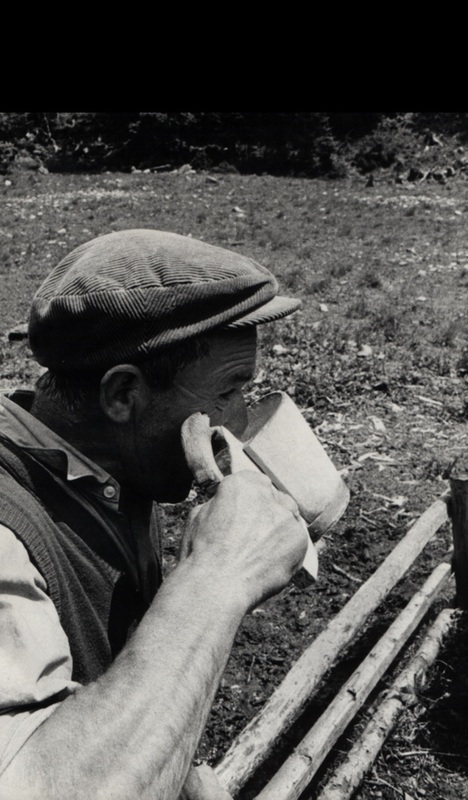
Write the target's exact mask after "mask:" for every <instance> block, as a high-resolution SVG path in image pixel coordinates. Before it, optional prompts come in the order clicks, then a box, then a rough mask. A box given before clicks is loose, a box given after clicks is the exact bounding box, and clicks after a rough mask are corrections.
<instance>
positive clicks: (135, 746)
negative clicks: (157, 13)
mask: <svg viewBox="0 0 468 800" xmlns="http://www.w3.org/2000/svg"><path fill="white" fill-rule="evenodd" d="M298 305H299V303H298V301H296V300H292V299H289V298H284V297H279V296H277V283H276V281H275V279H274V278H273V276H272V275H271V274H270V273H269V272H268V271H267V270H266V269H265V268H264V267H262V266H260V265H259V264H257V263H256V262H254V261H252V260H251V259H248V258H246V257H244V256H241V255H239V254H237V253H233V252H230V251H227V250H224V249H221V248H218V247H213V246H211V245H207V244H205V243H203V242H200V241H196V240H192V239H191V238H189V237H183V236H178V235H176V234H171V233H164V232H160V231H154V230H129V231H121V232H117V233H111V234H108V235H105V236H102V237H99V238H97V239H94V240H92V241H91V242H87V243H85V244H83V245H81V246H80V247H78V248H76V249H75V250H74V251H73V252H72V253H70V254H69V255H68V256H67V257H65V258H64V259H63V260H62V261H61V262H60V264H59V265H58V266H57V267H56V268H55V270H54V271H53V272H52V273H51V274H50V275H49V277H48V278H47V279H46V280H45V282H44V283H43V285H42V287H41V288H40V289H39V291H38V292H37V294H36V295H35V297H34V300H33V304H32V310H31V316H30V325H29V339H30V345H31V348H32V350H33V353H34V354H35V356H36V358H37V360H38V361H39V363H40V364H42V365H43V366H45V367H47V370H48V371H47V372H46V373H45V374H44V375H43V376H42V377H41V378H40V380H39V381H38V385H37V388H36V393H35V396H33V397H32V396H31V397H29V396H28V395H27V393H26V394H25V393H14V394H13V395H12V396H11V397H10V398H5V399H4V400H3V402H2V405H1V406H0V410H1V416H0V553H1V557H0V564H1V566H0V600H1V604H0V609H1V611H0V620H1V625H0V708H1V710H2V712H3V713H2V715H1V716H0V769H1V773H0V798H2V800H3V798H8V800H16V798H25V800H26V799H27V800H35V798H41V800H44V798H46V797H47V798H48V800H64V799H65V798H67V800H72V798H100V799H101V798H102V800H120V798H122V800H129V799H130V798H132V800H133V798H158V800H164V799H168V798H177V797H178V796H179V794H180V792H181V791H182V787H183V785H184V782H185V781H186V778H187V775H188V773H189V770H190V765H191V761H192V758H193V755H194V752H195V749H196V747H197V744H198V742H199V739H200V736H201V734H202V732H203V729H204V725H205V723H206V719H207V715H208V713H209V711H210V707H211V705H212V702H213V698H214V695H215V692H216V689H217V686H218V683H219V680H220V677H221V675H222V672H223V670H224V667H225V664H226V661H227V659H228V656H229V653H230V649H231V646H232V643H233V639H234V636H235V634H236V631H237V629H238V627H239V624H240V622H241V621H242V619H243V617H244V615H245V614H246V613H247V612H248V611H249V610H250V609H252V608H253V607H254V606H256V605H257V604H258V603H260V602H261V601H262V600H264V599H265V598H266V597H269V596H271V595H272V594H274V593H276V592H278V591H279V590H280V589H281V588H282V587H284V586H285V585H286V583H287V582H288V581H289V580H290V578H291V577H292V575H293V574H294V573H295V572H296V571H297V570H298V569H299V567H300V565H301V563H302V560H303V558H304V555H305V550H306V543H305V541H304V533H303V528H302V526H301V524H300V523H299V522H298V518H297V517H298V513H297V507H296V506H295V503H294V502H293V501H292V500H291V499H290V498H288V497H286V496H285V495H283V494H281V493H280V492H277V491H276V490H275V489H274V488H273V486H272V484H271V482H270V481H269V479H267V478H266V477H263V476H261V475H256V474H253V473H251V472H249V473H243V472H241V473H238V474H236V475H232V476H228V477H227V478H226V479H225V480H224V481H223V482H222V483H221V484H220V486H219V488H218V491H217V492H216V495H215V496H214V497H213V498H212V499H211V500H210V501H209V502H207V503H205V504H204V505H203V506H202V507H199V508H197V513H195V512H193V513H192V514H191V515H190V516H189V519H188V522H187V525H186V531H185V534H184V535H185V537H186V541H187V542H188V544H187V545H186V546H185V548H184V551H185V552H186V553H187V555H186V556H185V557H184V558H183V559H181V561H180V563H179V564H178V566H177V567H176V569H175V570H174V571H173V572H172V573H171V575H170V576H169V577H168V578H167V579H166V580H165V581H164V584H163V585H161V560H160V548H159V536H158V531H157V521H156V520H155V516H154V502H156V503H157V502H164V501H166V502H176V501H180V500H183V499H184V498H185V497H186V496H187V494H188V491H189V489H190V486H191V482H192V476H191V474H190V472H189V470H188V467H187V465H186V462H185V459H184V453H183V449H182V445H181V438H180V430H181V426H182V423H183V422H184V420H185V419H186V418H187V417H189V416H190V415H191V414H192V413H194V412H196V411H199V412H204V413H206V414H208V415H209V418H210V421H211V424H213V425H216V424H221V423H222V424H225V425H226V426H228V427H230V428H231V429H232V430H233V431H234V432H239V431H240V430H241V429H242V428H243V426H244V424H245V408H244V404H243V398H242V387H243V386H244V384H245V383H246V382H247V381H248V380H249V379H250V378H251V377H252V375H253V373H254V368H255V352H256V326H257V325H258V324H262V323H265V322H268V321H271V320H274V319H278V318H280V317H282V316H285V315H286V314H289V313H291V312H292V311H294V310H295V309H296V308H297V307H298ZM191 785H192V788H193V787H194V786H195V783H193V772H191V773H190V775H189V778H188V782H187V783H186V788H187V791H189V790H190V786H191ZM195 790H196V787H195V789H194V791H195ZM213 791H214V794H213V796H215V794H216V796H222V795H221V794H219V795H218V794H217V790H216V789H214V790H213ZM208 793H209V790H208V789H206V793H205V798H206V800H208Z"/></svg>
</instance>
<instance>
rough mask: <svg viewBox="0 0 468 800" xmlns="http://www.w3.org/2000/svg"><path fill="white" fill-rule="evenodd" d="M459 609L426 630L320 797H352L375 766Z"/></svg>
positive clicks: (335, 799) (322, 799)
mask: <svg viewBox="0 0 468 800" xmlns="http://www.w3.org/2000/svg"><path fill="white" fill-rule="evenodd" d="M458 615H459V612H457V610H456V609H450V608H445V609H444V610H443V611H441V613H440V614H439V616H438V617H437V619H436V621H435V622H434V624H433V625H432V627H431V628H430V629H429V631H428V633H427V634H426V636H425V638H424V640H423V642H422V644H421V646H420V648H419V650H418V652H417V653H416V655H415V656H414V658H413V659H412V660H411V661H410V663H409V664H408V666H407V667H405V669H404V670H403V671H402V672H401V673H400V675H399V676H398V678H397V679H396V681H395V682H394V684H393V686H392V687H391V688H390V690H389V691H386V692H383V693H382V695H381V703H380V705H379V706H378V708H377V710H376V712H375V714H374V716H373V717H372V719H371V721H370V722H369V723H368V725H367V726H366V728H365V729H364V731H363V732H362V734H361V736H360V737H359V739H358V740H357V741H356V742H355V743H354V745H353V747H352V748H351V750H350V751H349V753H348V755H347V757H346V759H345V760H344V761H343V762H342V764H340V766H339V767H338V769H337V770H336V771H335V773H334V775H333V776H332V777H331V778H330V780H329V781H328V783H327V784H326V786H325V787H324V788H323V789H322V791H321V793H320V795H319V797H318V798H317V800H349V798H350V797H351V795H352V794H353V793H354V792H355V790H356V789H357V787H358V786H359V785H360V783H361V781H362V780H363V778H364V776H365V775H366V773H367V772H368V771H369V770H370V768H371V767H372V765H373V763H374V761H375V759H376V758H377V756H378V754H379V752H380V750H381V748H382V745H383V744H384V742H385V740H386V738H387V737H388V735H389V734H390V733H391V731H392V730H393V728H394V727H395V725H396V722H397V720H398V718H399V716H400V714H401V712H402V711H403V709H404V708H407V707H408V706H409V705H411V704H412V703H414V702H415V701H417V691H418V689H419V688H421V687H422V685H423V683H424V681H425V678H426V673H427V670H428V669H429V667H430V666H431V664H433V663H434V661H435V659H436V658H437V655H438V653H439V650H440V647H441V644H442V641H443V639H444V637H445V636H446V635H447V633H448V631H449V630H450V628H451V627H452V626H453V625H454V622H455V620H456V619H457V617H458Z"/></svg>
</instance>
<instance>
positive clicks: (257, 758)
mask: <svg viewBox="0 0 468 800" xmlns="http://www.w3.org/2000/svg"><path fill="white" fill-rule="evenodd" d="M447 519H448V517H447V505H446V497H445V496H442V497H441V498H440V499H439V500H436V501H435V503H433V504H432V505H431V506H430V507H429V508H428V509H427V510H426V511H425V512H424V513H423V514H422V515H421V517H419V519H418V520H417V521H416V522H415V523H414V525H413V526H412V527H411V528H410V530H409V531H408V533H407V534H406V536H404V538H403V539H402V540H401V541H400V542H398V544H397V545H396V547H395V548H394V549H393V550H392V552H391V553H390V554H389V555H388V556H387V558H386V559H385V561H384V562H383V563H382V564H381V565H380V567H379V568H378V569H377V570H376V571H375V572H374V573H373V575H372V576H371V577H370V578H369V579H368V580H367V581H366V582H365V583H364V584H363V585H362V586H361V587H360V588H359V589H358V590H357V592H356V593H355V594H354V595H353V597H352V598H351V599H350V600H349V601H348V603H347V604H346V606H345V607H344V608H343V609H342V610H341V611H340V612H339V613H338V614H337V615H336V616H335V617H334V618H333V619H332V621H331V622H330V623H329V625H328V626H327V627H326V628H325V630H324V631H322V633H321V634H320V635H319V636H318V637H317V638H316V639H315V640H314V641H313V642H312V644H311V645H309V647H308V648H307V649H306V650H305V652H304V653H303V654H302V656H301V657H300V658H299V659H298V661H296V663H295V664H294V665H293V666H292V667H291V669H290V671H289V672H288V674H287V675H286V677H285V678H284V679H283V681H282V683H281V684H280V685H279V686H278V687H277V689H276V690H275V691H274V692H273V694H272V695H271V697H270V698H269V700H268V701H267V702H266V703H265V705H264V706H263V708H262V709H261V710H260V712H259V713H258V714H257V715H256V716H255V717H254V718H253V719H252V720H251V721H250V722H249V723H248V724H247V725H246V727H245V728H244V730H243V731H242V732H241V733H240V734H239V736H238V737H237V738H236V739H235V740H234V741H233V743H232V745H231V746H230V748H229V750H228V751H227V753H226V754H225V756H224V758H223V759H222V760H221V762H220V763H219V764H218V765H217V766H216V767H215V772H216V774H217V775H218V777H219V779H220V783H221V785H222V786H223V787H224V788H225V789H227V790H228V791H229V792H230V794H232V795H234V794H235V793H236V792H237V791H238V790H239V788H240V787H241V786H243V785H244V783H245V782H246V780H247V779H248V778H249V777H250V776H251V775H252V774H253V772H254V771H255V769H256V768H257V767H258V766H259V764H261V762H262V761H263V760H264V759H265V758H266V756H267V755H268V754H269V752H270V751H271V749H272V747H273V745H274V744H275V742H276V740H277V738H278V737H279V736H280V735H281V734H283V733H285V732H286V730H287V729H288V728H289V726H290V725H291V724H292V723H293V722H294V720H296V719H297V717H298V716H299V714H300V711H301V709H302V707H303V705H304V703H305V702H306V701H307V700H308V699H309V698H310V697H311V696H312V694H313V692H314V691H315V690H316V689H317V687H318V685H319V682H320V680H321V679H322V678H323V676H324V675H325V673H326V672H327V671H328V670H329V669H330V667H332V666H333V664H334V663H335V662H336V661H337V660H338V658H339V656H340V655H341V654H342V652H343V650H344V648H345V647H346V646H347V645H348V644H349V643H350V642H351V641H352V640H353V639H354V638H355V637H356V633H357V631H358V630H359V628H360V627H361V626H362V625H363V623H364V622H365V621H366V619H368V617H369V616H370V615H371V613H372V612H373V611H374V610H375V609H376V608H377V606H378V605H379V604H380V603H381V601H382V600H383V599H384V598H385V597H386V596H387V595H388V594H389V592H390V591H391V589H392V588H393V587H394V586H395V584H396V583H397V582H398V581H399V580H400V579H401V578H402V576H403V575H404V574H405V572H406V571H407V570H408V569H409V567H410V566H411V564H412V563H413V561H414V560H415V559H416V558H417V556H418V555H419V554H420V553H421V551H422V550H423V548H424V547H425V545H426V544H427V542H428V541H429V539H430V538H431V537H432V536H433V535H434V533H435V532H436V531H437V530H438V528H439V527H440V526H441V525H442V524H443V523H444V522H446V521H447Z"/></svg>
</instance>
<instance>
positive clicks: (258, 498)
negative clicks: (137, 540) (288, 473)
mask: <svg viewBox="0 0 468 800" xmlns="http://www.w3.org/2000/svg"><path fill="white" fill-rule="evenodd" d="M184 538H185V542H184V546H183V550H184V551H185V554H188V555H189V556H190V558H191V559H192V560H193V561H194V563H197V564H198V566H200V564H203V567H204V569H206V571H207V577H208V576H209V575H211V576H213V577H215V578H216V579H219V581H220V583H221V584H222V587H223V593H225V592H227V591H229V590H231V591H233V592H237V593H240V594H238V597H239V599H242V600H243V601H244V602H245V603H246V604H247V607H248V608H253V607H254V606H255V605H258V603H260V602H261V601H262V600H265V599H266V598H267V597H270V596H271V595H273V594H276V593H277V592H278V591H280V589H282V588H283V587H284V586H285V585H286V584H287V583H288V581H289V580H290V579H291V577H292V576H293V575H294V574H295V572H296V571H297V570H298V569H299V568H300V566H301V564H302V561H303V559H304V556H305V553H306V550H307V536H306V533H305V530H304V526H303V525H302V523H301V521H300V515H299V511H298V508H297V504H296V502H295V501H294V500H293V499H292V498H291V497H289V495H286V494H284V493H283V492H279V491H278V490H277V489H275V487H274V486H273V484H272V482H271V481H270V479H269V478H267V477H266V476H265V475H262V474H260V473H258V472H254V471H249V470H245V471H243V472H238V473H236V474H234V475H229V476H227V477H226V478H224V480H223V481H222V482H221V483H220V485H219V487H218V489H217V492H216V495H215V496H214V497H213V498H212V499H211V500H209V501H208V502H207V503H205V504H204V505H202V506H197V507H196V508H195V509H193V511H192V512H191V514H190V515H189V518H188V521H187V530H186V533H185V537H184Z"/></svg>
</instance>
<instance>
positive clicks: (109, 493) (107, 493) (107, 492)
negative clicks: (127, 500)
mask: <svg viewBox="0 0 468 800" xmlns="http://www.w3.org/2000/svg"><path fill="white" fill-rule="evenodd" d="M104 497H107V499H108V500H111V499H112V498H113V497H115V489H114V487H113V486H111V485H110V484H109V483H108V484H107V486H104Z"/></svg>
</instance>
